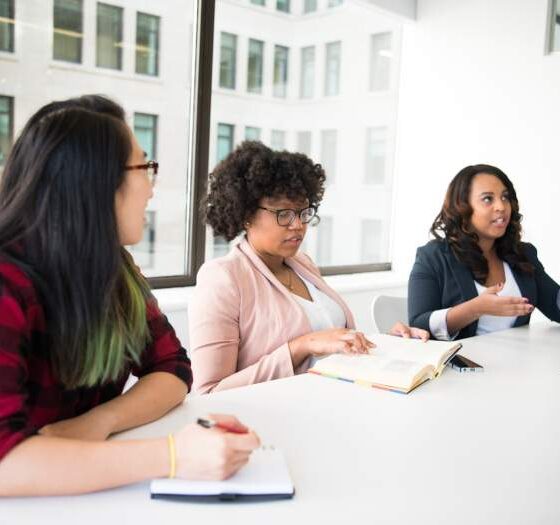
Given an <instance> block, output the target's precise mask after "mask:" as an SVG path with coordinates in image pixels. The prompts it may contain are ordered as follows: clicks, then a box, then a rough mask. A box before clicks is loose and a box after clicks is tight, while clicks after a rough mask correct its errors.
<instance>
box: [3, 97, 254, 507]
mask: <svg viewBox="0 0 560 525" xmlns="http://www.w3.org/2000/svg"><path fill="white" fill-rule="evenodd" d="M144 157H145V154H144V152H143V151H142V150H141V148H140V147H139V145H138V143H137V141H136V139H135V138H134V136H133V134H132V132H131V131H130V129H129V128H128V126H127V125H126V124H125V121H124V113H123V110H122V108H121V107H120V106H118V105H117V104H115V103H114V102H112V101H110V100H108V99H106V98H103V97H98V96H87V97H81V98H78V99H71V100H66V101H63V102H55V103H52V104H49V105H47V106H45V107H43V108H42V109H40V110H39V111H38V112H37V113H36V114H35V115H34V116H32V117H31V119H30V121H29V122H28V123H27V124H26V126H25V127H24V129H23V131H22V132H21V134H20V136H19V138H18V139H17V140H16V142H15V144H14V146H13V149H12V151H11V153H10V155H9V157H8V160H7V163H6V166H5V168H4V173H3V176H2V180H1V183H0V496H14V495H49V494H71V493H81V492H88V491H94V490H100V489H105V488H109V487H114V486H117V485H123V484H127V483H133V482H137V481H141V480H144V479H149V478H154V477H165V476H170V477H174V476H177V477H189V478H195V479H217V478H223V477H227V476H229V475H230V474H232V473H233V472H235V471H236V470H237V469H239V468H240V467H241V466H242V465H243V464H245V463H246V462H247V460H248V456H249V454H250V452H251V450H252V449H253V448H255V447H257V446H258V438H257V437H256V436H255V435H254V434H253V433H252V432H247V433H245V434H243V435H241V434H239V435H238V434H232V433H225V432H222V431H219V430H217V429H215V428H214V429H211V430H209V429H204V428H202V427H201V426H199V425H196V424H190V425H186V426H184V427H183V428H181V429H179V430H178V431H177V432H176V433H173V434H169V435H168V436H166V437H161V438H156V439H142V440H135V441H107V438H108V437H109V436H110V435H111V434H114V433H116V432H120V431H123V430H126V429H128V428H131V427H135V426H139V425H142V424H145V423H148V422H150V421H152V420H154V419H156V418H158V417H160V416H162V415H163V414H165V413H166V412H168V411H169V410H170V409H172V408H173V407H174V406H176V405H178V404H180V403H181V402H182V401H183V400H184V398H185V395H186V393H187V391H188V389H189V387H190V385H191V382H192V374H191V367H190V362H189V359H188V358H187V356H186V353H185V350H184V349H183V348H182V347H181V344H180V343H179V341H178V340H177V338H176V337H175V333H174V331H173V329H172V328H171V326H170V325H169V323H168V322H167V319H166V318H165V316H164V315H163V314H162V313H161V312H160V310H159V308H158V306H157V303H156V301H155V299H154V297H153V296H152V295H151V293H150V290H149V287H148V285H147V283H146V281H145V280H144V278H143V277H142V275H141V274H140V272H139V271H138V269H137V268H136V266H135V265H134V262H133V260H132V258H131V257H130V255H129V254H128V253H127V252H126V250H125V249H124V248H123V246H124V245H130V244H135V243H137V242H139V241H140V239H141V237H142V231H143V221H144V214H145V210H146V206H147V203H148V201H149V199H150V198H151V197H152V184H153V182H154V178H155V175H156V173H157V168H158V166H157V163H156V162H153V161H150V162H146V160H145V159H144ZM130 373H133V374H134V375H136V376H137V377H138V378H139V380H138V381H137V382H136V384H135V385H133V386H132V387H131V388H130V389H129V390H128V391H127V392H126V393H125V394H123V388H124V386H125V383H126V381H127V378H128V377H129V374H130ZM121 394H122V395H121ZM214 419H218V420H222V421H223V420H225V421H226V422H227V423H228V424H229V425H236V426H238V427H239V430H243V431H246V430H247V429H246V428H245V427H243V426H242V425H241V424H240V423H239V422H238V421H237V420H236V419H235V418H232V417H231V416H216V417H215V418H214Z"/></svg>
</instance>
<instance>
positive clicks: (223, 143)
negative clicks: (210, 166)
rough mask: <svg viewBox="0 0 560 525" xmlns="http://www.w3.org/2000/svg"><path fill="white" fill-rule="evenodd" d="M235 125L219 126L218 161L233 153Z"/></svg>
mask: <svg viewBox="0 0 560 525" xmlns="http://www.w3.org/2000/svg"><path fill="white" fill-rule="evenodd" d="M234 130H235V126H233V124H218V147H217V155H216V159H217V161H218V162H220V161H221V160H223V159H225V158H226V157H227V156H228V155H229V154H230V153H231V152H232V151H233V132H234Z"/></svg>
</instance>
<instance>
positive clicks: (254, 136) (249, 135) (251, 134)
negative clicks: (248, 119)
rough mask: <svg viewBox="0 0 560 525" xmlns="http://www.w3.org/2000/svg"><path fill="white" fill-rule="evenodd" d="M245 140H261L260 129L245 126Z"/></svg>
mask: <svg viewBox="0 0 560 525" xmlns="http://www.w3.org/2000/svg"><path fill="white" fill-rule="evenodd" d="M245 140H261V128H255V127H253V126H245Z"/></svg>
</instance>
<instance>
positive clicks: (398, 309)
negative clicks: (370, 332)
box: [370, 295, 408, 334]
mask: <svg viewBox="0 0 560 525" xmlns="http://www.w3.org/2000/svg"><path fill="white" fill-rule="evenodd" d="M406 301H407V299H406V297H391V296H390V295H376V296H375V297H374V298H373V299H372V301H371V306H370V313H371V320H372V321H373V329H374V330H375V331H376V332H377V333H380V334H386V333H387V332H388V331H389V330H390V329H391V327H392V326H393V325H394V324H395V323H396V322H397V321H401V322H403V323H405V324H408V309H407V305H406Z"/></svg>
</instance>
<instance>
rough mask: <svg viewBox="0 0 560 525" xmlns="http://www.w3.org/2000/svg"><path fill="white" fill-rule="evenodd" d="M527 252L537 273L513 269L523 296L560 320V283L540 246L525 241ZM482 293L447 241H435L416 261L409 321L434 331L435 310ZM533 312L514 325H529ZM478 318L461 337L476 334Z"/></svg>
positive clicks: (421, 250)
mask: <svg viewBox="0 0 560 525" xmlns="http://www.w3.org/2000/svg"><path fill="white" fill-rule="evenodd" d="M522 247H523V249H524V251H525V255H526V256H527V258H528V259H529V262H530V263H531V264H532V265H533V267H534V269H535V271H534V273H533V274H529V273H524V272H521V271H519V270H518V269H514V268H512V269H511V270H512V273H513V275H514V277H515V280H516V281H517V284H518V286H519V289H520V290H521V295H522V296H523V297H527V298H528V299H529V302H530V304H532V305H534V306H535V307H537V308H538V309H539V310H540V311H541V312H542V313H543V314H544V315H546V316H547V317H548V318H549V319H551V320H552V321H556V322H560V309H559V308H558V303H557V300H558V290H559V289H560V286H559V285H558V284H557V283H556V282H555V281H554V280H553V279H552V278H551V277H550V276H549V275H547V273H546V272H545V271H544V268H543V265H542V264H541V262H540V261H539V259H538V257H537V250H536V248H535V247H534V246H533V245H532V244H529V243H522ZM477 296H478V292H477V291H476V287H475V285H474V275H473V273H472V272H471V270H470V269H469V268H468V267H467V266H466V265H465V264H463V263H462V262H460V261H459V259H457V257H456V256H455V254H454V253H453V250H452V249H451V247H450V246H449V244H448V243H447V241H445V240H432V241H430V242H428V243H427V244H426V245H425V246H422V247H420V248H418V250H417V252H416V261H415V263H414V266H413V267H412V272H411V273H410V277H409V279H408V321H409V324H410V326H415V327H418V328H423V329H424V330H428V331H430V315H431V313H432V312H433V311H434V310H441V309H442V308H450V307H452V306H456V305H458V304H460V303H463V302H465V301H469V300H470V299H473V298H474V297H477ZM530 318H531V314H529V315H524V316H520V317H518V318H517V319H516V321H515V324H514V326H521V325H524V324H527V323H528V322H529V319H530ZM477 326H478V321H475V322H474V323H471V324H470V325H468V326H465V327H464V328H463V329H462V330H461V331H460V332H459V334H458V335H457V339H462V338H464V337H472V336H473V335H476V328H477Z"/></svg>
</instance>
